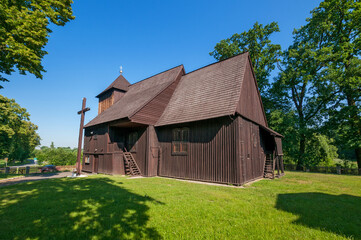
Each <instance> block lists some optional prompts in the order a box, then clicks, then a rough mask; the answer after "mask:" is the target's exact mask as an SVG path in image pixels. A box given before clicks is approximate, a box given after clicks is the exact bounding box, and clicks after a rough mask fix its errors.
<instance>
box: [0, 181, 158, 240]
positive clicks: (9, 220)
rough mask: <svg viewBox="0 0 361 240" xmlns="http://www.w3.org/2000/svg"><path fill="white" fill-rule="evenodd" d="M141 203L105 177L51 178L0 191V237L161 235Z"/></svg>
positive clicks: (145, 199)
mask: <svg viewBox="0 0 361 240" xmlns="http://www.w3.org/2000/svg"><path fill="white" fill-rule="evenodd" d="M147 203H154V204H162V203H161V202H158V201H156V200H155V199H152V198H150V197H147V196H141V195H139V194H135V193H132V192H130V191H129V190H127V189H125V188H124V187H122V186H121V183H118V182H114V181H112V180H111V179H109V178H94V179H92V178H83V179H52V180H48V181H39V182H30V183H26V184H21V185H14V186H9V187H4V188H1V189H0V239H161V236H160V234H159V233H158V232H157V231H156V229H154V228H151V227H149V226H147V222H148V220H149V216H148V215H147V211H148V210H149V207H148V205H147Z"/></svg>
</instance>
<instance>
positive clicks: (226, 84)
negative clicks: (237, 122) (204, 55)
mask: <svg viewBox="0 0 361 240" xmlns="http://www.w3.org/2000/svg"><path fill="white" fill-rule="evenodd" d="M247 61H248V53H244V54H240V55H237V56H234V57H231V58H229V59H227V60H224V61H221V62H217V63H214V64H211V65H209V66H206V67H203V68H200V69H198V70H195V71H193V72H191V73H188V74H186V75H184V76H183V77H182V79H181V81H180V83H179V84H178V87H177V88H176V90H175V92H174V93H173V96H172V98H171V99H170V102H169V103H168V106H167V107H166V109H165V111H164V112H163V115H162V116H161V117H160V119H159V121H158V122H157V123H156V126H163V125H169V124H176V123H184V122H191V121H198V120H203V119H211V118H216V117H221V116H227V115H233V114H235V111H236V108H237V105H238V102H239V99H240V92H241V86H242V81H243V78H244V73H245V69H246V65H247Z"/></svg>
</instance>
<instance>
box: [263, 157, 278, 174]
mask: <svg viewBox="0 0 361 240" xmlns="http://www.w3.org/2000/svg"><path fill="white" fill-rule="evenodd" d="M274 167H275V166H274V159H273V156H272V154H266V162H265V165H264V173H263V177H264V178H270V179H273V178H274V177H275V174H274Z"/></svg>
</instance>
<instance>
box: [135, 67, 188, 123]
mask: <svg viewBox="0 0 361 240" xmlns="http://www.w3.org/2000/svg"><path fill="white" fill-rule="evenodd" d="M181 77H182V71H180V74H179V75H178V77H177V79H176V80H175V81H174V82H173V83H172V84H170V85H169V86H168V87H167V88H166V89H164V90H163V91H162V92H161V93H160V94H159V95H158V96H156V97H155V98H154V99H152V100H151V101H150V102H149V103H148V104H147V105H146V106H145V107H143V108H142V109H140V110H139V111H138V112H137V113H136V114H134V115H133V116H132V117H131V120H132V121H134V122H137V123H143V124H149V125H154V124H155V123H156V122H157V121H158V119H159V118H160V116H161V115H162V113H163V112H164V109H165V108H166V107H167V105H168V103H169V100H170V98H171V97H172V95H173V92H174V90H175V89H176V87H177V85H178V83H179V81H180V79H181Z"/></svg>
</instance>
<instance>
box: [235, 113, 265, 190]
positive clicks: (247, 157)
mask: <svg viewBox="0 0 361 240" xmlns="http://www.w3.org/2000/svg"><path fill="white" fill-rule="evenodd" d="M237 120H238V121H237V122H238V127H239V136H240V137H239V139H238V142H239V153H240V156H239V158H240V176H241V178H240V182H241V183H242V184H243V183H246V182H249V181H252V180H254V179H257V178H261V177H263V172H264V164H265V154H264V152H265V150H264V144H263V142H262V138H261V134H260V129H259V126H258V125H257V124H255V123H253V122H251V121H248V120H246V119H244V118H242V117H238V119H237Z"/></svg>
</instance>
